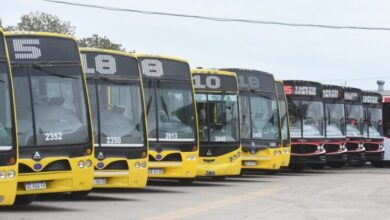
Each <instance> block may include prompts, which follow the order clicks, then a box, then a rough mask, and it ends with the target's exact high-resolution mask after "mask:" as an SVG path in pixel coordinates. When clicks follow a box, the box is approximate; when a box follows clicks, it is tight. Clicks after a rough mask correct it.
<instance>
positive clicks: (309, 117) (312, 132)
mask: <svg viewBox="0 0 390 220" xmlns="http://www.w3.org/2000/svg"><path fill="white" fill-rule="evenodd" d="M288 108H289V113H290V120H291V124H292V125H291V136H292V137H298V138H300V137H304V138H322V137H323V123H322V121H323V116H324V111H323V104H322V102H320V101H299V100H291V99H289V105H288Z"/></svg>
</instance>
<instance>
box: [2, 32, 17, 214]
mask: <svg viewBox="0 0 390 220" xmlns="http://www.w3.org/2000/svg"><path fill="white" fill-rule="evenodd" d="M6 48H7V46H6V45H5V40H4V35H3V32H2V30H1V29H0V206H4V205H12V204H13V203H14V201H15V196H16V186H17V175H18V173H17V171H18V166H17V165H18V163H17V161H18V158H17V138H16V128H15V123H16V122H15V112H14V104H13V103H14V102H13V88H12V78H11V72H10V66H9V59H8V54H7V49H6Z"/></svg>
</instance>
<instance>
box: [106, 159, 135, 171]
mask: <svg viewBox="0 0 390 220" xmlns="http://www.w3.org/2000/svg"><path fill="white" fill-rule="evenodd" d="M104 170H129V166H128V164H127V162H126V161H124V160H120V161H115V162H112V163H110V164H108V165H107V166H106V167H105V168H104Z"/></svg>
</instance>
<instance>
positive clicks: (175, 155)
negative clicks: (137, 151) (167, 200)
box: [137, 55, 199, 180]
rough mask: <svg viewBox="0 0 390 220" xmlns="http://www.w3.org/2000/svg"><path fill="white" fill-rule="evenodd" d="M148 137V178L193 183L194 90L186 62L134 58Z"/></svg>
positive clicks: (195, 155)
mask: <svg viewBox="0 0 390 220" xmlns="http://www.w3.org/2000/svg"><path fill="white" fill-rule="evenodd" d="M137 58H138V60H139V63H140V67H141V73H142V77H143V86H144V92H145V106H146V110H145V111H146V115H147V125H148V137H149V149H150V150H149V177H152V178H174V179H187V180H188V179H193V178H194V177H195V175H196V169H197V164H198V163H197V159H198V152H199V148H198V138H197V132H196V131H197V125H196V112H195V102H194V90H193V86H192V82H191V72H190V69H189V65H188V63H187V62H185V61H182V60H178V59H176V58H168V57H161V56H148V55H137Z"/></svg>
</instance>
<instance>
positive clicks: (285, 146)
mask: <svg viewBox="0 0 390 220" xmlns="http://www.w3.org/2000/svg"><path fill="white" fill-rule="evenodd" d="M275 86H276V94H277V95H278V106H279V115H280V124H281V125H280V127H281V139H282V149H281V163H280V166H281V167H288V166H289V165H290V152H291V139H290V126H289V124H290V120H289V117H288V106H287V98H286V94H285V93H284V88H283V82H282V81H279V80H275Z"/></svg>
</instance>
